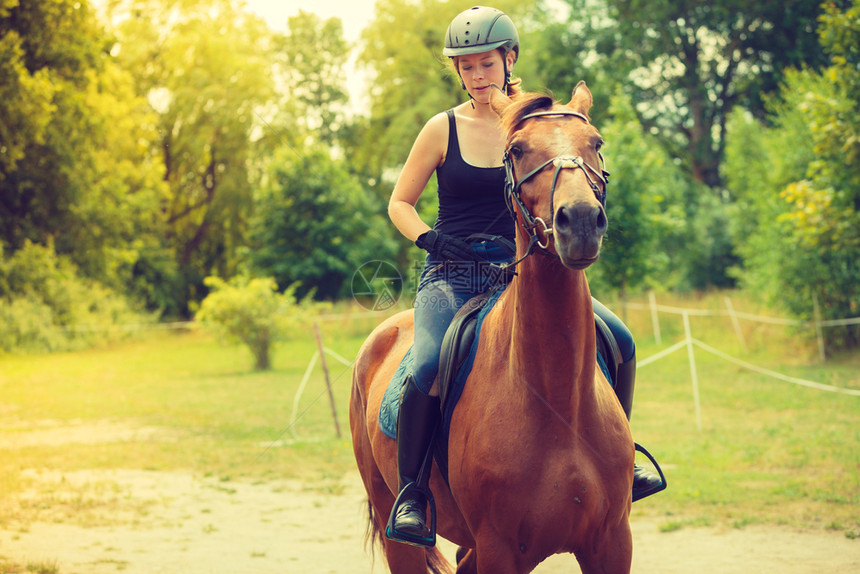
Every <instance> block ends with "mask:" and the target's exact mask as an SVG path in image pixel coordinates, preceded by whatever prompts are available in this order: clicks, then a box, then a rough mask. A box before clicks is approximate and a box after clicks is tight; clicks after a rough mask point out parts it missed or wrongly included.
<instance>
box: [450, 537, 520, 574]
mask: <svg viewBox="0 0 860 574" xmlns="http://www.w3.org/2000/svg"><path fill="white" fill-rule="evenodd" d="M476 542H477V544H476V545H475V548H474V549H473V550H472V551H471V552H470V555H471V556H473V557H474V558H475V564H476V569H475V572H477V574H523V573H525V572H531V571H532V570H533V569H534V566H532V567H528V566H526V565H525V564H523V563H522V554H518V553H517V552H516V550H515V549H514V546H516V545H515V544H513V543H509V542H507V541H504V540H502V539H493V540H491V541H487V540H486V539H485V540H477V541H476ZM467 558H468V556H467ZM459 572H460V570H459V569H458V570H457V573H458V574H459ZM466 572H469V570H466Z"/></svg>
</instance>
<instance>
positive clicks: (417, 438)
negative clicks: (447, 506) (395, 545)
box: [386, 375, 441, 546]
mask: <svg viewBox="0 0 860 574" xmlns="http://www.w3.org/2000/svg"><path fill="white" fill-rule="evenodd" d="M440 418H441V410H440V407H439V397H434V396H430V395H427V394H424V393H423V392H422V391H421V389H419V388H418V386H417V385H416V384H415V379H413V378H412V375H409V376H408V377H407V379H406V382H405V383H404V385H403V392H402V394H401V396H400V410H399V411H398V415H397V470H398V473H399V475H400V494H399V495H398V497H397V500H396V501H395V504H394V508H392V509H391V517H390V518H389V520H388V528H387V529H386V536H388V538H390V539H392V540H396V541H397V542H405V543H407V544H413V545H417V546H433V544H434V543H435V540H436V533H435V532H433V528H432V523H431V524H430V525H428V523H427V503H428V495H429V494H430V491H429V479H430V468H431V466H430V465H431V464H432V458H431V456H430V455H429V453H430V449H431V447H432V445H433V437H434V435H435V434H436V427H437V425H438V423H439V419H440ZM425 460H427V461H428V463H427V464H428V466H427V470H426V471H425V472H424V473H423V475H421V476H419V475H420V474H421V467H422V466H423V465H424V463H425ZM419 478H420V479H421V484H415V483H416V482H417V481H418V480H419ZM407 487H408V488H407ZM431 511H432V505H431Z"/></svg>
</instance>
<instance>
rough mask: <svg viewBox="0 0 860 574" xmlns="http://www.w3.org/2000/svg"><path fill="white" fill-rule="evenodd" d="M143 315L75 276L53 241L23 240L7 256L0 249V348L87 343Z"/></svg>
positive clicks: (114, 334)
mask: <svg viewBox="0 0 860 574" xmlns="http://www.w3.org/2000/svg"><path fill="white" fill-rule="evenodd" d="M148 321H151V318H148V317H144V316H142V315H141V314H139V313H137V312H135V310H134V309H132V307H131V306H130V305H129V303H128V301H127V300H126V299H125V298H124V297H122V296H121V295H119V294H117V293H116V292H114V291H112V290H111V289H108V288H107V287H105V286H104V285H101V284H100V283H97V282H95V281H92V280H89V279H85V278H82V277H80V276H79V275H78V273H77V268H76V267H75V266H74V265H73V264H72V263H70V262H69V260H68V259H67V258H65V257H62V256H59V255H57V254H56V253H55V252H54V248H53V245H48V246H42V245H36V244H33V243H30V242H26V243H25V244H24V247H22V248H21V249H20V250H18V251H16V252H15V253H14V254H13V255H12V256H10V257H4V256H3V253H2V252H0V351H5V352H36V353H38V352H47V351H68V350H75V349H83V348H88V347H92V346H94V345H97V344H100V343H106V342H109V341H112V340H116V339H119V338H122V337H125V336H128V334H129V332H130V331H129V329H128V328H127V326H128V325H129V324H138V323H142V322H148Z"/></svg>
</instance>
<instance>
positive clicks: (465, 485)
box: [350, 82, 634, 574]
mask: <svg viewBox="0 0 860 574" xmlns="http://www.w3.org/2000/svg"><path fill="white" fill-rule="evenodd" d="M591 105H592V96H591V92H590V91H589V90H588V88H587V87H586V85H585V83H584V82H580V83H579V85H577V87H576V88H575V89H574V91H573V95H572V99H571V101H570V102H569V103H568V104H567V105H561V104H558V103H556V102H553V101H552V99H551V98H549V97H547V96H539V95H534V94H532V95H525V96H522V97H520V98H518V99H517V100H516V101H512V100H510V99H509V98H508V97H507V96H505V95H504V94H503V93H502V92H501V91H497V93H494V94H493V96H492V98H491V106H492V108H493V109H494V110H495V111H496V112H497V113H499V115H500V117H501V121H502V125H503V126H504V128H505V129H506V130H507V142H506V149H507V156H508V157H509V158H510V160H509V162H508V165H509V173H510V178H512V179H513V180H515V181H517V185H516V186H512V185H509V189H508V193H509V194H510V195H511V198H512V206H513V209H514V210H515V211H516V216H517V228H518V229H519V232H518V234H517V258H518V259H519V258H522V260H521V261H520V262H519V263H518V264H517V273H518V274H517V276H516V277H514V279H513V280H512V282H511V284H510V285H509V286H508V288H507V289H506V290H505V292H504V293H503V294H502V296H501V298H500V299H499V300H498V302H497V303H496V305H495V306H494V307H493V309H492V310H491V311H490V312H489V314H488V315H487V317H486V319H485V321H484V323H483V327H482V330H481V337H480V341H479V346H478V352H477V357H476V358H475V361H474V365H473V368H472V371H471V374H470V375H469V377H468V380H467V382H466V387H465V390H464V391H463V393H462V396H461V398H460V401H459V403H458V406H457V408H456V410H455V411H454V415H453V418H452V421H451V427H450V440H449V444H448V447H449V482H448V483H447V484H446V483H445V481H444V480H443V479H442V478H441V475H440V472H439V471H438V469H434V471H433V474H432V478H431V482H430V486H431V489H432V491H433V493H434V495H435V499H436V505H437V509H438V526H437V528H438V532H439V535H440V536H443V537H445V538H446V539H448V540H450V541H452V542H454V543H455V544H458V545H459V546H460V547H461V550H460V552H458V565H457V570H456V572H457V573H460V574H463V573H471V572H477V573H480V574H508V573H511V574H513V573H521V572H531V571H532V570H533V569H534V568H535V567H536V566H537V565H538V564H539V563H540V562H541V561H543V560H544V559H545V558H547V557H548V556H551V555H553V554H558V553H571V552H572V553H573V554H575V555H576V558H577V560H578V561H579V564H580V567H581V569H582V572H583V573H585V574H592V573H597V572H604V573H629V572H630V563H631V557H632V552H633V542H632V536H631V532H630V524H629V515H630V507H631V487H632V481H633V457H634V448H633V439H632V436H631V434H630V428H629V426H628V423H627V419H626V417H625V415H624V412H623V411H622V409H621V406H620V404H619V402H618V399H617V398H616V397H615V395H614V393H613V391H612V388H611V387H610V385H609V383H608V382H607V381H606V379H605V377H604V376H603V374H602V372H601V371H600V369H599V368H597V365H596V360H595V330H594V315H593V309H592V305H591V296H590V293H589V289H588V283H587V281H586V277H585V268H586V267H588V266H589V265H590V264H591V263H593V262H594V261H596V260H597V257H598V254H599V251H600V245H601V241H602V237H603V234H604V233H605V231H606V225H607V224H606V215H605V212H604V209H603V205H602V203H601V201H600V200H601V199H602V197H603V194H604V193H605V185H606V182H605V180H604V178H603V175H604V172H603V171H602V167H601V160H602V158H601V157H600V156H599V152H598V150H599V147H600V144H601V143H602V140H601V137H600V134H599V133H598V131H597V129H595V128H594V127H593V126H592V125H591V124H590V123H589V121H588V111H589V109H590V108H591ZM541 166H543V167H541ZM594 166H598V167H597V168H596V169H595V168H594ZM517 174H520V175H521V177H519V179H517ZM524 174H527V175H524ZM532 214H534V215H532ZM539 216H542V218H541V217H539ZM545 221H550V222H551V223H552V224H553V225H552V229H551V230H550V229H548V227H549V226H548V225H547V224H546V223H545ZM532 237H534V239H532ZM535 244H539V245H541V246H542V247H541V249H543V250H544V251H545V254H546V255H550V257H544V256H527V255H528V254H529V253H530V252H531V251H532V250H533V249H534V246H535ZM543 246H545V247H543ZM412 337H413V316H412V313H411V312H410V311H406V312H403V313H400V314H398V315H395V316H394V317H391V318H390V319H388V320H387V321H385V322H384V323H382V324H381V325H380V326H379V327H377V328H376V329H375V330H374V331H373V333H371V335H370V336H369V337H368V339H367V341H366V342H365V343H364V345H363V346H362V348H361V350H360V351H359V354H358V357H357V359H356V363H355V370H354V372H353V386H352V397H351V403H350V424H351V427H352V436H353V448H354V450H355V457H356V461H357V463H358V468H359V471H360V473H361V477H362V479H363V481H364V486H365V488H366V490H367V493H368V496H369V499H370V515H371V518H370V520H371V525H370V527H371V532H372V534H374V538H377V539H380V540H381V541H382V544H383V546H384V551H385V556H386V558H387V560H388V565H389V568H390V569H391V572H393V573H395V574H401V573H402V574H414V573H416V572H427V571H428V569H429V571H431V572H434V573H435V572H450V571H451V567H450V566H449V565H448V563H447V562H446V561H445V560H444V559H443V558H442V556H441V554H440V553H439V552H438V550H437V549H435V548H431V549H424V548H417V547H414V546H408V545H404V544H400V543H397V542H393V541H390V540H387V539H385V538H384V537H383V536H381V534H380V532H381V531H382V530H384V528H385V524H386V521H387V519H388V516H389V513H390V511H391V507H392V505H393V503H394V498H395V493H396V492H397V488H398V475H397V453H396V447H395V441H393V440H391V439H390V438H388V437H386V436H385V435H383V434H382V432H381V431H380V429H379V425H378V424H377V418H378V414H379V409H380V402H381V400H382V396H383V393H384V392H385V388H386V386H387V385H388V383H389V381H390V379H391V377H392V375H393V373H394V371H395V369H396V368H397V366H398V364H399V362H400V360H401V359H402V357H403V356H404V355H405V353H406V351H407V349H408V348H409V347H410V345H412ZM449 485H450V486H449Z"/></svg>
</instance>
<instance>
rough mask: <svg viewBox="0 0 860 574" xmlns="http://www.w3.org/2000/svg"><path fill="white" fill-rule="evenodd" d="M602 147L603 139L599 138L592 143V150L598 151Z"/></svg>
mask: <svg viewBox="0 0 860 574" xmlns="http://www.w3.org/2000/svg"><path fill="white" fill-rule="evenodd" d="M602 147H603V140H600V141H598V142H597V143H596V144H595V145H594V150H595V151H600V148H602Z"/></svg>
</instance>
